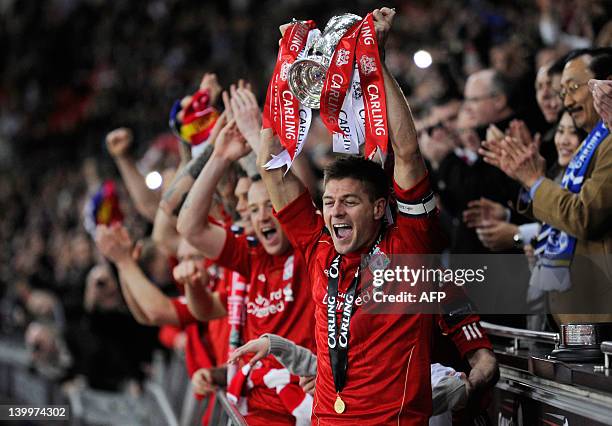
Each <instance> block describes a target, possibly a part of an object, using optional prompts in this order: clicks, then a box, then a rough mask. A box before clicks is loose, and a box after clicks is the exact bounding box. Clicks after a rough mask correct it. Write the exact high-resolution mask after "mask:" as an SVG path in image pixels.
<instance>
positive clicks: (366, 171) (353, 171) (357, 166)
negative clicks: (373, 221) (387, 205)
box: [324, 156, 390, 201]
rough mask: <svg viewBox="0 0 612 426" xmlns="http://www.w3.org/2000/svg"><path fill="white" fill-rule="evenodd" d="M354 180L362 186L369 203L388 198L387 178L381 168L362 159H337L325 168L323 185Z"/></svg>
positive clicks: (352, 157) (356, 157)
mask: <svg viewBox="0 0 612 426" xmlns="http://www.w3.org/2000/svg"><path fill="white" fill-rule="evenodd" d="M346 178H350V179H355V180H358V181H359V182H361V183H362V184H363V186H364V187H365V190H366V192H367V193H368V196H369V197H370V201H375V200H377V199H379V198H384V199H387V198H388V197H389V192H390V188H389V178H388V177H387V175H386V174H385V171H384V170H383V169H382V167H381V166H380V165H379V164H377V163H375V162H373V161H370V160H366V159H365V158H363V157H358V156H350V157H343V158H339V159H337V160H336V161H334V162H333V163H331V164H330V165H329V166H327V167H326V168H325V180H324V182H325V185H327V182H329V181H330V180H340V179H346Z"/></svg>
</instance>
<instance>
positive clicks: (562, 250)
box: [535, 121, 610, 268]
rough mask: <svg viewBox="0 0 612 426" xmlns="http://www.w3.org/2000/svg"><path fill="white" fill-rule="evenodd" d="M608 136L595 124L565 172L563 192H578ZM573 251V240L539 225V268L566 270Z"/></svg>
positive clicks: (574, 240)
mask: <svg viewBox="0 0 612 426" xmlns="http://www.w3.org/2000/svg"><path fill="white" fill-rule="evenodd" d="M609 134H610V131H609V130H608V129H607V128H606V127H605V126H604V124H603V121H600V122H599V123H597V125H596V126H595V128H594V129H593V130H592V131H591V133H589V135H588V136H587V137H586V139H585V140H584V142H583V143H582V144H581V145H580V148H579V149H578V152H576V154H575V155H574V157H573V158H572V160H571V161H570V163H569V165H568V166H567V168H566V169H565V173H564V174H563V179H562V180H561V186H562V187H563V188H565V189H567V190H568V191H570V192H572V193H574V194H578V193H579V192H580V188H582V184H583V182H584V176H585V175H586V172H587V169H588V167H589V164H590V163H591V160H592V158H593V154H595V151H597V148H598V147H599V145H600V144H601V142H602V141H603V140H604V139H605V138H606V137H607V136H608V135H609ZM575 249H576V238H575V237H573V236H571V235H568V234H567V233H566V232H563V231H560V230H558V229H555V228H553V227H551V226H550V225H548V224H543V225H542V230H541V231H540V234H539V235H538V241H537V244H536V247H535V254H536V256H538V257H539V259H538V260H539V261H540V262H541V264H542V266H544V267H547V268H560V267H561V268H568V267H569V266H570V263H571V261H572V258H573V257H574V250H575Z"/></svg>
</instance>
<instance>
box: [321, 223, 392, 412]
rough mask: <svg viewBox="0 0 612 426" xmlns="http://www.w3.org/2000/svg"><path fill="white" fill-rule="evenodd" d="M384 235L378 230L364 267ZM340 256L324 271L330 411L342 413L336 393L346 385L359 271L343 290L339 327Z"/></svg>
mask: <svg viewBox="0 0 612 426" xmlns="http://www.w3.org/2000/svg"><path fill="white" fill-rule="evenodd" d="M383 235H384V228H383V229H381V232H380V234H379V235H378V239H377V240H376V243H375V244H374V245H373V246H372V249H371V250H370V253H368V255H367V257H366V259H365V262H364V263H365V264H366V265H367V263H368V262H369V259H370V258H371V257H372V254H373V253H374V251H375V250H376V247H378V244H380V242H381V240H382V237H383ZM341 260H342V255H340V254H338V255H337V256H336V257H335V258H334V259H333V260H332V263H331V265H330V267H329V268H328V275H329V279H328V282H327V346H328V349H329V361H330V366H331V369H332V375H333V377H334V385H335V387H336V401H335V402H334V411H335V412H336V413H338V414H342V413H344V412H345V411H346V403H345V402H344V401H343V400H342V398H341V397H340V392H342V389H344V386H345V384H346V373H347V371H348V350H349V326H350V323H351V316H352V315H353V304H354V302H355V291H356V289H357V285H358V284H359V271H360V267H358V268H357V271H356V272H355V276H354V277H353V279H352V280H351V284H350V285H349V287H348V289H347V290H346V294H345V296H344V307H343V308H342V316H341V319H340V325H338V321H337V318H336V316H337V314H338V309H337V306H336V305H337V303H338V300H337V299H338V282H339V281H340V262H341Z"/></svg>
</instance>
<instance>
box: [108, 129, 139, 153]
mask: <svg viewBox="0 0 612 426" xmlns="http://www.w3.org/2000/svg"><path fill="white" fill-rule="evenodd" d="M132 139H133V138H132V131H131V130H130V129H128V128H126V127H120V128H118V129H115V130H113V131H112V132H110V133H109V134H107V135H106V149H108V152H109V154H110V155H112V156H113V157H124V156H126V155H127V153H128V151H129V149H130V147H131V146H132Z"/></svg>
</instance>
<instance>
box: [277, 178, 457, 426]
mask: <svg viewBox="0 0 612 426" xmlns="http://www.w3.org/2000/svg"><path fill="white" fill-rule="evenodd" d="M395 192H396V196H397V198H398V200H400V201H403V202H404V203H416V202H418V201H419V200H421V199H423V198H424V197H425V196H427V195H428V194H431V189H430V186H429V181H428V179H427V177H425V178H423V180H422V181H421V182H419V183H418V184H417V185H416V186H415V187H413V188H412V189H410V190H401V189H400V188H399V187H398V186H397V185H395ZM277 218H278V220H279V221H280V222H281V224H282V225H283V229H284V230H285V233H286V234H287V235H288V236H289V239H290V241H291V243H292V245H293V246H294V247H295V249H296V251H301V252H302V253H304V257H305V259H306V262H307V265H308V270H309V271H310V280H311V283H312V295H313V298H314V304H315V318H316V321H315V337H316V343H317V354H318V356H317V358H318V366H317V368H318V372H317V382H316V390H315V396H314V405H313V415H312V423H313V424H316V425H338V424H359V425H383V424H401V425H427V423H428V419H429V416H430V414H431V379H430V346H431V334H432V325H433V320H432V316H431V315H424V314H416V315H400V314H389V315H372V314H367V313H365V312H362V311H363V310H362V309H359V305H360V303H359V301H358V300H357V301H356V302H355V309H356V310H355V312H354V314H353V316H352V319H351V322H350V340H349V352H348V371H347V378H346V385H345V387H344V389H343V390H342V392H341V393H340V395H341V397H342V400H343V401H344V402H345V404H346V410H345V411H344V413H342V414H337V413H336V412H335V411H334V402H335V400H336V390H335V385H334V380H333V376H332V370H331V366H330V359H329V350H328V343H327V338H328V328H327V305H326V301H327V284H328V277H327V276H326V274H325V272H326V270H327V268H328V267H329V265H330V263H331V261H332V259H334V257H335V256H336V255H337V252H336V250H335V249H334V245H333V241H332V238H331V236H330V235H328V234H326V233H324V232H323V228H324V222H323V218H322V217H321V216H320V215H319V214H317V213H316V210H315V207H314V206H313V204H312V201H311V199H310V196H309V194H307V193H305V194H303V195H302V196H300V197H299V198H298V199H297V200H295V201H294V202H292V203H291V204H290V205H288V206H286V207H285V208H284V209H283V210H282V211H280V212H278V213H277ZM443 241H445V238H444V236H443V234H442V232H441V230H440V228H439V224H438V218H437V210H434V212H432V214H429V215H423V216H421V217H414V216H405V215H403V214H402V213H399V214H398V217H397V221H396V223H395V224H394V225H393V226H390V227H388V228H387V230H386V232H385V235H384V237H383V239H382V241H381V242H380V244H379V245H378V247H379V249H380V251H382V252H383V253H384V254H386V255H390V254H411V253H419V254H423V253H433V252H437V251H439V250H440V245H441V243H442V242H443ZM369 250H370V247H367V248H365V249H364V251H363V252H359V253H349V254H346V255H344V256H342V261H341V264H340V268H339V269H340V271H341V272H340V280H339V284H338V287H339V288H338V290H339V299H340V301H343V298H344V292H346V291H347V289H348V287H349V285H350V283H351V280H352V279H353V277H354V274H355V272H356V269H357V266H358V265H359V263H360V261H361V255H362V254H366V253H367V252H368V251H369Z"/></svg>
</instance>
